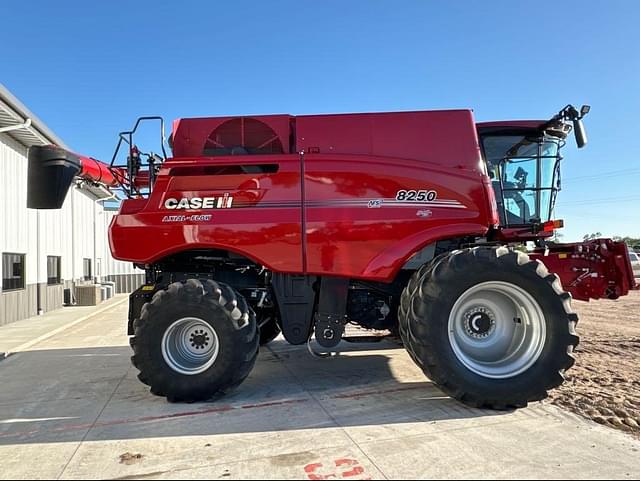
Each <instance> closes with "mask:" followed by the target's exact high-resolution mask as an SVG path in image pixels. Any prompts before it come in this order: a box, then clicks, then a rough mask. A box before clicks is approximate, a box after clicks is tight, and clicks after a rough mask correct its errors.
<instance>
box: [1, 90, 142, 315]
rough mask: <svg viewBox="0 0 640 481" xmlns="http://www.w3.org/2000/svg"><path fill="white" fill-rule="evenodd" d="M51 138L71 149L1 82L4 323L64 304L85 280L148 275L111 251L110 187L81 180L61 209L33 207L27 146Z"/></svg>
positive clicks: (133, 279) (128, 283)
mask: <svg viewBox="0 0 640 481" xmlns="http://www.w3.org/2000/svg"><path fill="white" fill-rule="evenodd" d="M48 144H56V145H59V146H61V147H64V148H68V147H67V146H66V145H65V143H64V142H63V141H62V140H61V139H60V138H58V137H57V136H56V135H55V134H54V133H53V132H52V131H51V130H50V129H49V128H48V127H47V126H46V125H44V123H42V122H41V121H40V120H39V119H38V118H37V117H36V116H35V115H34V114H33V113H31V112H30V111H29V110H28V109H27V108H26V107H25V106H24V105H23V104H22V103H21V102H20V101H19V100H18V99H17V98H15V97H14V96H13V95H12V94H11V93H10V92H9V91H8V90H7V89H6V88H5V87H4V86H3V85H2V84H0V256H1V260H0V279H1V283H0V325H3V324H7V323H9V322H14V321H17V320H20V319H24V318H27V317H31V316H34V315H37V314H38V313H44V312H47V311H50V310H53V309H58V308H60V307H62V305H63V302H64V296H65V289H67V290H68V291H67V294H69V293H73V290H74V288H75V286H77V285H79V284H82V283H93V282H102V281H113V282H115V283H116V287H117V291H118V292H128V291H130V290H132V289H133V288H134V287H135V286H137V285H139V284H140V283H142V282H143V281H144V275H143V274H142V271H139V270H135V269H134V268H133V266H132V265H131V264H127V263H123V262H118V261H115V260H114V259H113V258H112V257H111V255H110V252H109V246H108V242H107V228H108V225H109V222H110V221H111V219H112V217H113V215H114V213H115V212H114V211H113V210H109V209H105V207H104V206H103V204H102V202H101V200H104V198H105V197H106V196H105V192H104V191H101V190H100V189H98V188H95V187H92V186H87V185H81V184H79V185H77V186H75V187H74V188H73V189H72V190H71V191H70V193H69V195H68V197H67V199H66V201H65V204H64V206H63V208H62V209H61V210H56V211H35V210H30V209H27V192H26V186H27V150H28V148H29V147H30V146H32V145H48Z"/></svg>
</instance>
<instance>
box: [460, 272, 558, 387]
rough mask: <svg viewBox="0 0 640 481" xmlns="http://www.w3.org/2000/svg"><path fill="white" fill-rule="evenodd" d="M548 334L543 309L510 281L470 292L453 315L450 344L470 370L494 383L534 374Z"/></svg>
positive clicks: (473, 289)
mask: <svg viewBox="0 0 640 481" xmlns="http://www.w3.org/2000/svg"><path fill="white" fill-rule="evenodd" d="M546 334H547V328H546V323H545V318H544V314H543V312H542V309H541V308H540V305H539V304H538V303H537V302H536V300H535V299H534V298H533V297H532V296H531V295H530V294H529V293H528V292H526V291H525V290H524V289H522V288H520V287H518V286H516V285H514V284H511V283H508V282H498V281H492V282H484V283H481V284H478V285H476V286H474V287H472V288H470V289H468V290H467V291H466V292H464V293H463V294H462V295H461V296H460V298H459V299H458V300H457V301H456V303H455V304H454V306H453V309H452V310H451V314H450V315H449V342H450V344H451V348H452V349H453V352H454V353H455V355H456V357H457V358H458V360H459V361H460V362H461V363H462V364H464V366H465V367H466V368H467V369H469V370H471V371H473V372H474V373H476V374H478V375H480V376H483V377H486V378H491V379H506V378H511V377H515V376H518V375H519V374H522V373H523V372H525V371H526V370H527V369H529V368H530V367H531V366H532V365H533V364H534V363H535V362H536V361H537V360H538V358H539V357H540V355H541V354H542V350H543V348H544V344H545V340H546Z"/></svg>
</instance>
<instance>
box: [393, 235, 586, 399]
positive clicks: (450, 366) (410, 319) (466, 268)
mask: <svg viewBox="0 0 640 481" xmlns="http://www.w3.org/2000/svg"><path fill="white" fill-rule="evenodd" d="M416 276H419V277H420V278H419V279H413V280H412V282H411V283H410V285H409V286H408V288H407V289H405V291H404V293H403V295H402V300H401V303H402V306H401V309H400V324H401V329H400V332H401V333H402V337H403V342H404V344H405V346H406V347H407V350H408V351H409V353H410V354H411V357H412V358H413V359H414V360H415V361H416V362H417V363H418V365H419V366H420V367H422V369H423V370H424V372H425V373H426V374H427V376H429V377H430V378H431V379H432V380H433V381H434V382H435V383H436V384H438V385H439V386H440V387H441V388H442V389H443V390H444V391H445V392H446V393H448V394H449V395H451V396H452V397H454V398H456V399H458V400H460V401H462V402H465V403H467V404H469V405H472V406H476V407H487V408H494V409H507V408H513V407H524V406H526V405H527V403H528V402H530V401H538V400H541V399H544V398H545V397H546V396H547V391H549V390H550V389H553V388H555V387H557V386H559V385H560V384H562V382H563V380H564V377H563V374H564V371H565V370H567V369H569V368H570V367H571V366H572V365H573V362H574V360H573V357H572V352H573V349H574V348H575V346H576V345H577V344H578V337H577V336H576V333H575V325H576V322H577V320H578V319H577V316H576V314H574V313H573V312H572V311H571V305H570V302H571V296H570V295H569V294H567V293H565V292H564V291H563V290H562V287H561V285H560V281H559V280H558V278H557V277H556V276H555V275H553V274H550V273H549V272H548V271H547V269H546V267H545V266H544V265H543V264H542V263H541V262H538V261H532V260H530V259H529V257H528V256H527V255H526V254H524V253H519V252H515V251H513V250H510V249H508V248H506V247H498V248H487V247H477V248H473V249H463V250H458V251H454V252H451V253H449V254H447V255H445V256H442V257H439V258H438V259H436V260H434V261H433V263H432V265H431V266H430V267H429V268H428V269H421V270H420V271H418V272H417V273H416Z"/></svg>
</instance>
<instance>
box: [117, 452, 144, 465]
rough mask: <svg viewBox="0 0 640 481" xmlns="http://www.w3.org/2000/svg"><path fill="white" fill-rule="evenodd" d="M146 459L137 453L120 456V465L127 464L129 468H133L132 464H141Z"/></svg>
mask: <svg viewBox="0 0 640 481" xmlns="http://www.w3.org/2000/svg"><path fill="white" fill-rule="evenodd" d="M142 458H144V455H142V454H140V453H137V454H133V453H124V454H121V455H120V464H126V465H127V466H131V465H132V464H136V463H139V462H140V461H142Z"/></svg>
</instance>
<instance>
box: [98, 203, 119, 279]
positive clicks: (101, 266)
mask: <svg viewBox="0 0 640 481" xmlns="http://www.w3.org/2000/svg"><path fill="white" fill-rule="evenodd" d="M115 198H116V194H115V192H109V196H108V197H101V198H99V199H96V200H94V201H93V266H94V267H93V268H94V269H96V274H97V267H98V262H97V260H98V259H97V257H98V256H97V252H96V251H97V238H98V235H97V234H98V233H97V228H98V225H97V221H96V218H97V216H98V214H97V212H96V206H98V203H99V202H106V201H108V200H111V199H115ZM101 207H102V208H103V211H102V214H104V204H102V206H101ZM101 260H103V259H102V258H101ZM102 269H103V265H102V263H100V282H102ZM96 279H97V275H96Z"/></svg>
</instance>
